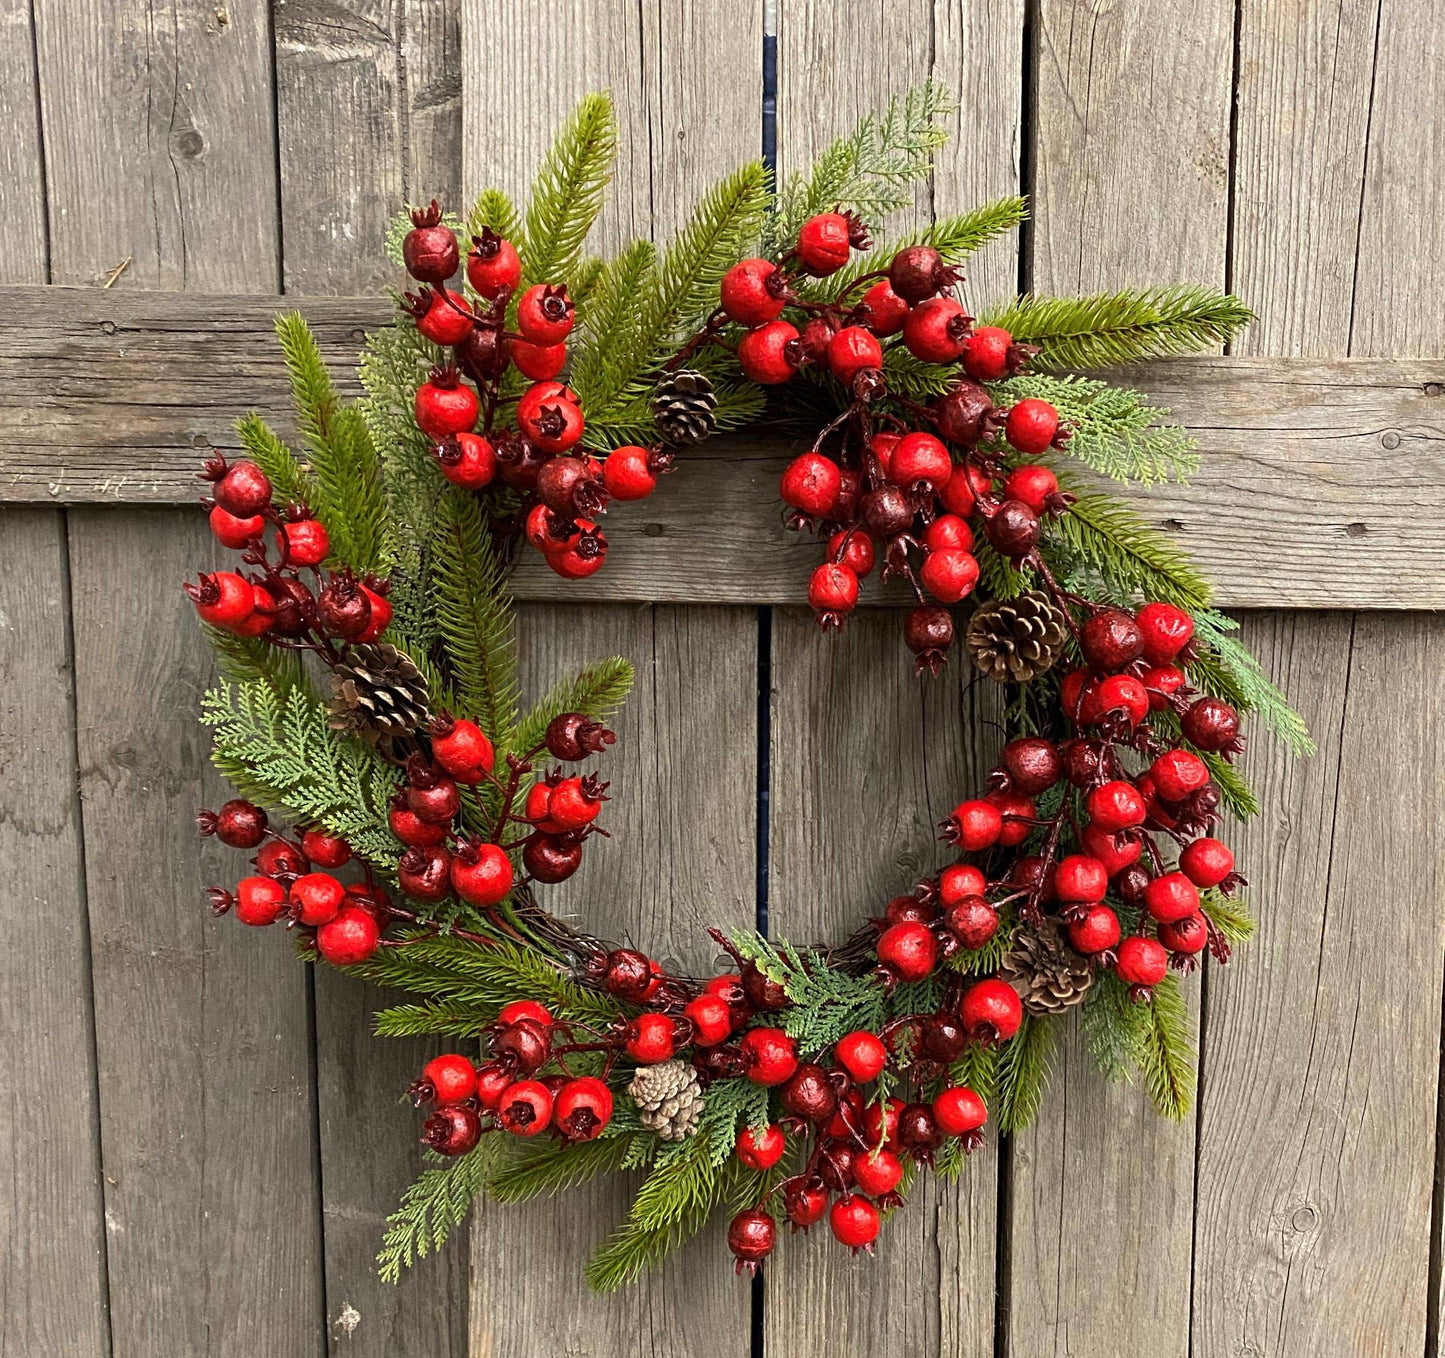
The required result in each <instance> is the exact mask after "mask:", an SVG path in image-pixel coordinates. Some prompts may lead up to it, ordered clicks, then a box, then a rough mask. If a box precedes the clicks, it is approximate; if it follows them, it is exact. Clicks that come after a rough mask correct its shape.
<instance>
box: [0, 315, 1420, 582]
mask: <svg viewBox="0 0 1445 1358" xmlns="http://www.w3.org/2000/svg"><path fill="white" fill-rule="evenodd" d="M293 304H294V303H293V301H292V299H289V298H287V299H278V298H268V299H260V298H235V297H229V298H199V297H197V298H192V297H184V296H180V295H176V294H165V293H147V294H136V295H133V296H126V295H124V294H117V293H114V292H100V291H98V290H90V291H82V292H65V293H58V292H53V291H48V290H45V289H38V290H37V289H0V307H4V308H5V309H6V311H7V314H8V315H9V316H10V317H11V318H12V321H11V323H10V324H8V325H7V326H6V327H5V328H4V330H3V331H0V501H22V502H37V501H38V502H43V503H51V504H55V503H71V504H73V503H117V502H119V503H136V502H139V503H161V504H174V503H183V502H187V501H189V500H191V498H192V497H193V496H195V495H196V494H197V493H198V492H197V489H196V484H197V483H196V481H195V467H196V465H197V461H198V459H199V457H200V456H201V454H202V452H203V451H204V450H205V449H206V448H208V447H210V446H211V445H212V444H214V445H216V446H219V447H223V448H224V447H234V446H235V444H236V438H235V434H234V431H233V430H232V428H231V426H232V423H233V422H234V420H235V419H236V417H237V416H238V415H240V414H242V413H244V412H245V411H246V410H248V409H256V410H259V411H260V412H261V413H262V414H263V415H265V416H266V418H268V419H271V420H273V421H275V422H276V423H277V424H278V425H280V426H283V427H284V426H287V425H288V424H289V422H290V408H289V400H290V398H289V393H288V391H287V388H286V382H285V374H284V370H283V368H282V365H281V358H280V354H279V351H278V350H277V349H276V346H275V342H274V339H273V337H272V335H271V318H272V316H273V315H274V313H275V311H276V310H277V309H280V308H283V307H286V306H290V305H293ZM301 305H302V309H303V310H304V312H305V314H306V316H307V317H308V319H309V320H310V321H311V322H312V324H313V326H314V327H315V329H316V331H317V334H318V337H319V339H320V340H321V343H322V345H323V347H324V348H325V350H326V352H327V353H328V355H329V356H331V358H332V361H333V365H334V367H335V369H336V371H337V373H338V376H339V377H340V378H341V380H342V382H343V385H347V386H349V388H350V389H352V390H354V389H355V387H354V379H353V378H352V377H351V375H350V365H351V363H352V360H353V358H354V355H355V352H356V349H357V347H358V346H359V344H360V342H361V338H362V336H363V335H364V333H365V331H366V329H367V328H368V327H372V326H376V325H379V324H383V323H384V322H385V320H386V318H387V313H386V309H385V306H384V305H383V304H382V303H381V302H379V301H377V300H376V299H354V298H348V299H340V298H325V299H322V298H314V299H313V298H308V299H306V300H305V302H304V303H302V304H301ZM1121 380H1126V381H1129V382H1132V383H1133V384H1134V385H1136V386H1138V387H1140V388H1141V389H1143V390H1145V391H1146V392H1148V393H1149V394H1150V395H1151V396H1153V397H1154V398H1155V399H1157V400H1159V401H1160V402H1162V403H1163V404H1164V405H1166V406H1168V407H1170V408H1172V409H1173V411H1174V413H1175V415H1176V416H1177V417H1178V418H1179V419H1180V420H1182V421H1183V423H1185V424H1186V425H1187V426H1188V427H1189V428H1190V430H1191V432H1192V433H1193V434H1194V435H1195V436H1196V437H1197V438H1198V440H1199V442H1200V446H1201V450H1202V452H1203V458H1204V461H1203V466H1202V468H1201V471H1200V473H1199V475H1198V476H1197V477H1196V478H1195V480H1194V482H1193V484H1192V485H1191V486H1189V487H1163V488H1159V489H1157V490H1154V491H1150V492H1148V493H1147V494H1144V493H1141V494H1140V495H1139V504H1140V506H1141V508H1142V509H1143V510H1144V512H1146V513H1147V514H1148V516H1149V517H1150V518H1151V519H1152V520H1153V521H1154V522H1156V523H1159V524H1161V525H1165V526H1167V527H1168V528H1169V529H1170V531H1172V532H1175V533H1177V534H1178V535H1179V536H1180V538H1181V540H1182V541H1183V542H1185V543H1186V545H1187V546H1188V547H1189V548H1190V549H1191V550H1192V551H1193V552H1194V554H1195V556H1196V558H1197V559H1198V561H1199V563H1200V565H1201V566H1202V567H1203V568H1204V570H1205V572H1206V573H1207V574H1208V575H1209V576H1210V577H1211V578H1212V579H1213V580H1214V581H1215V582H1216V584H1217V586H1218V593H1219V598H1220V600H1221V602H1223V603H1225V604H1229V605H1236V606H1240V607H1259V606H1264V605H1272V606H1288V607H1302V608H1328V607H1352V606H1358V607H1369V608H1438V607H1441V606H1445V584H1442V581H1445V529H1442V528H1441V527H1440V526H1439V524H1438V523H1437V522H1436V521H1435V520H1434V519H1432V518H1430V517H1428V516H1427V517H1424V518H1422V517H1420V516H1419V514H1418V513H1417V512H1416V511H1417V507H1418V505H1419V504H1420V503H1421V502H1422V501H1423V500H1425V499H1427V498H1428V497H1429V496H1431V495H1432V494H1435V493H1437V492H1438V489H1439V487H1440V486H1441V484H1442V482H1445V457H1442V449H1445V402H1442V400H1441V396H1442V393H1445V363H1442V362H1441V361H1440V360H1417V359H1370V360H1364V359H1350V360H1345V359H1278V358H1271V359H1262V358H1252V359H1226V358H1196V359H1187V360H1178V361H1174V362H1169V363H1157V364H1152V365H1149V366H1148V367H1145V368H1140V369H1138V370H1135V371H1125V372H1124V373H1122V374H1121ZM784 457H785V453H784V452H783V451H782V450H781V449H779V448H778V446H777V445H776V444H774V445H771V446H769V445H767V444H763V443H759V444H752V443H749V444H743V443H741V442H738V441H732V440H729V441H723V440H718V441H715V442H714V443H711V444H708V445H705V446H704V448H703V449H702V450H700V451H699V452H697V453H694V454H690V455H689V456H687V457H686V458H684V459H683V463H682V466H681V468H680V469H679V471H678V472H677V473H676V474H675V475H674V476H671V477H669V478H667V479H666V480H665V481H663V483H662V487H661V489H660V490H659V491H658V493H657V494H656V495H655V496H654V497H653V498H652V499H650V500H648V501H647V502H646V503H645V504H644V505H640V506H631V507H627V508H625V509H622V510H621V511H619V512H618V513H616V514H614V516H613V518H612V521H611V522H610V523H609V525H608V535H609V539H610V541H611V542H612V544H613V547H612V553H611V558H610V560H609V562H608V565H607V569H606V571H605V572H603V573H602V574H601V575H599V576H597V577H594V578H593V579H592V580H591V581H580V582H573V583H570V584H561V583H559V582H558V581H556V579H555V578H553V577H552V576H551V574H550V572H548V571H546V570H545V568H543V567H540V566H538V565H537V564H536V563H528V564H527V565H526V566H525V567H524V568H523V569H522V570H521V571H519V573H518V577H517V588H518V591H519V593H520V594H521V595H522V597H527V598H561V597H564V596H565V597H567V598H571V599H579V598H581V599H599V600H601V599H608V598H610V599H614V600H616V599H624V600H649V599H663V600H671V601H676V602H685V601H688V600H691V599H699V600H705V601H717V602H724V603H753V602H792V601H795V600H796V599H797V598H798V595H799V591H800V590H801V588H802V582H803V580H804V579H805V576H806V572H807V569H808V564H809V561H810V559H811V558H810V555H809V554H810V544H809V543H808V542H806V541H804V540H801V539H799V538H797V537H795V536H793V535H791V534H788V533H786V532H784V531H783V530H782V528H781V525H780V516H779V514H778V512H777V495H776V478H777V473H778V471H779V470H780V468H781V466H782V463H783V459H784ZM1130 494H1131V495H1132V494H1134V492H1130ZM700 522H707V523H709V524H710V525H712V526H713V527H714V529H715V531H714V532H713V533H712V534H710V535H708V536H707V537H706V538H704V537H702V536H700V535H698V534H697V533H696V531H695V530H696V527H697V525H698V524H699V523H700Z"/></svg>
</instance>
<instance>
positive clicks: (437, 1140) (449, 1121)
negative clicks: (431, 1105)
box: [421, 1104, 482, 1155]
mask: <svg viewBox="0 0 1445 1358" xmlns="http://www.w3.org/2000/svg"><path fill="white" fill-rule="evenodd" d="M481 1136H482V1120H481V1118H479V1117H478V1116H477V1114H476V1112H475V1110H473V1109H471V1108H468V1107H467V1106H466V1104H448V1105H446V1107H444V1108H438V1109H437V1110H436V1111H435V1112H434V1113H432V1114H431V1116H430V1117H428V1118H427V1120H426V1122H425V1123H424V1124H423V1125H422V1133H421V1139H422V1143H423V1144H424V1145H426V1146H427V1147H429V1148H430V1149H431V1150H434V1151H435V1152H436V1153H437V1154H438V1155H465V1154H466V1153H467V1152H468V1151H469V1150H471V1149H473V1148H474V1147H475V1146H476V1144H477V1142H478V1141H480V1140H481Z"/></svg>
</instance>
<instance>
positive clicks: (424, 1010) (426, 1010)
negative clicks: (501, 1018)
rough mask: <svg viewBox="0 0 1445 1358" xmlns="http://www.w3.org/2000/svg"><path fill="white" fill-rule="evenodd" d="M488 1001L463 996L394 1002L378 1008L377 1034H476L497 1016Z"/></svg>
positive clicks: (470, 1035) (374, 1024) (374, 1023)
mask: <svg viewBox="0 0 1445 1358" xmlns="http://www.w3.org/2000/svg"><path fill="white" fill-rule="evenodd" d="M496 1016H497V1011H496V1010H495V1009H493V1008H492V1007H490V1006H489V1005H479V1004H470V1003H467V1002H466V1001H463V1000H434V1001H432V1002H431V1003H429V1004H394V1005H392V1006H391V1007H390V1008H388V1009H379V1010H377V1012H376V1015H375V1017H374V1019H373V1022H372V1031H373V1032H374V1033H375V1034H376V1035H377V1036H378V1037H421V1036H423V1035H427V1034H441V1035H443V1036H446V1037H475V1036H476V1035H477V1034H478V1033H480V1032H481V1031H482V1029H483V1028H485V1027H486V1026H487V1025H488V1024H489V1023H491V1021H492V1020H493V1019H494V1018H496Z"/></svg>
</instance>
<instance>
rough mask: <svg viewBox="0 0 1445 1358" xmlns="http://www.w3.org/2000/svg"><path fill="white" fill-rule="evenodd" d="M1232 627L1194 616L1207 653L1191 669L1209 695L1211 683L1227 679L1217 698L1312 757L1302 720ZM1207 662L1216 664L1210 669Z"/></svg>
mask: <svg viewBox="0 0 1445 1358" xmlns="http://www.w3.org/2000/svg"><path fill="white" fill-rule="evenodd" d="M1234 627H1235V624H1234V622H1233V620H1232V619H1229V618H1226V617H1224V616H1223V615H1222V614H1219V613H1214V612H1212V611H1211V612H1207V613H1202V614H1199V615H1197V616H1196V618H1195V630H1196V631H1197V632H1198V633H1199V636H1200V638H1201V639H1202V640H1203V641H1205V642H1207V643H1208V646H1209V654H1208V656H1207V657H1206V659H1205V660H1203V661H1202V662H1200V663H1198V664H1196V665H1195V666H1191V669H1196V670H1198V672H1199V673H1200V674H1201V675H1203V676H1205V677H1204V679H1203V681H1202V683H1203V687H1205V688H1206V689H1207V690H1208V691H1209V692H1215V691H1216V690H1215V689H1214V688H1213V687H1211V683H1216V684H1217V683H1219V682H1220V681H1221V680H1227V683H1228V687H1229V689H1230V692H1229V693H1228V694H1224V693H1221V694H1219V695H1218V696H1220V697H1227V698H1228V699H1229V701H1230V702H1232V703H1234V704H1235V706H1237V707H1239V708H1240V709H1241V710H1242V711H1245V712H1252V713H1254V714H1255V715H1257V716H1258V717H1260V718H1261V719H1262V720H1263V721H1264V723H1265V725H1266V726H1268V727H1269V728H1270V730H1271V731H1273V732H1274V733H1275V735H1277V736H1278V737H1279V738H1280V739H1281V740H1283V741H1284V743H1285V744H1286V745H1287V746H1288V747H1289V749H1290V751H1291V753H1293V754H1297V755H1305V756H1309V755H1313V754H1314V753H1315V743H1314V741H1313V740H1312V739H1311V738H1310V733H1309V727H1308V726H1306V725H1305V719H1304V718H1303V717H1302V716H1300V714H1299V713H1298V712H1296V711H1295V710H1294V708H1292V707H1291V706H1290V705H1289V702H1288V701H1287V700H1286V698H1285V696H1284V694H1283V693H1281V692H1280V691H1279V689H1278V688H1276V687H1275V685H1274V684H1273V683H1271V682H1270V680H1269V678H1268V676H1267V675H1266V674H1265V672H1264V670H1263V669H1262V668H1261V666H1260V663H1259V661H1258V660H1256V659H1255V658H1254V656H1252V655H1251V654H1250V653H1249V651H1248V649H1247V648H1246V647H1245V646H1244V645H1243V644H1242V643H1241V642H1240V641H1239V640H1238V639H1237V638H1236V637H1235V636H1234V635H1233V631H1234ZM1210 660H1213V661H1215V662H1217V665H1216V666H1214V667H1210V665H1209V661H1210Z"/></svg>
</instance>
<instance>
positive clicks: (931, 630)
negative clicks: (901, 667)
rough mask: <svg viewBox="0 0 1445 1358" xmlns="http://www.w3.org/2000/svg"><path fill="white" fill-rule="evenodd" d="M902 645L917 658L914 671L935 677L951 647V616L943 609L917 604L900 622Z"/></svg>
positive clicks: (945, 661) (946, 658)
mask: <svg viewBox="0 0 1445 1358" xmlns="http://www.w3.org/2000/svg"><path fill="white" fill-rule="evenodd" d="M903 643H904V645H905V646H907V647H908V649H909V650H910V651H912V652H913V654H914V655H915V656H917V657H918V659H917V661H916V663H915V665H914V670H915V672H916V673H918V674H922V673H923V671H924V670H928V671H929V672H930V673H932V674H935V675H936V674H937V673H938V672H939V671H940V670H941V669H942V668H943V666H944V665H945V664H946V663H947V660H948V649H949V647H950V646H952V645H953V615H952V614H951V613H949V611H948V610H947V609H946V608H938V607H936V606H934V605H932V604H919V605H918V606H917V607H916V608H910V609H909V610H908V613H907V614H906V615H905V617H904V619H903Z"/></svg>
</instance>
